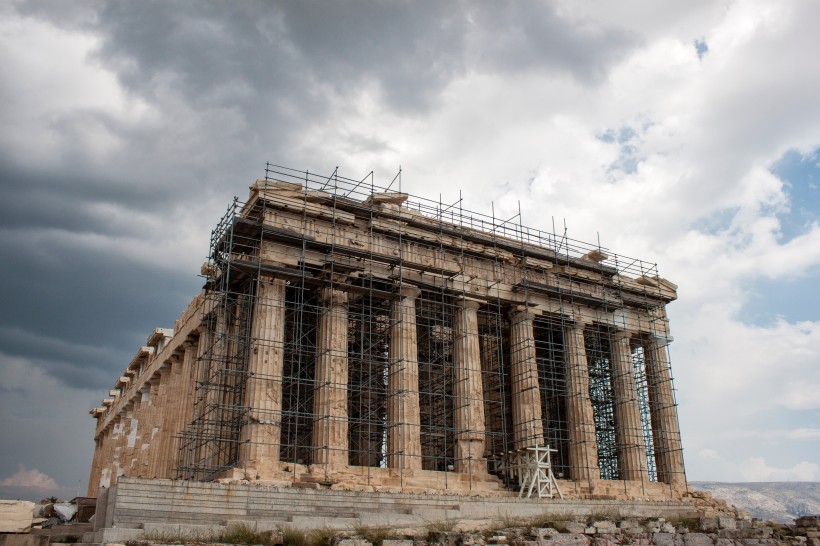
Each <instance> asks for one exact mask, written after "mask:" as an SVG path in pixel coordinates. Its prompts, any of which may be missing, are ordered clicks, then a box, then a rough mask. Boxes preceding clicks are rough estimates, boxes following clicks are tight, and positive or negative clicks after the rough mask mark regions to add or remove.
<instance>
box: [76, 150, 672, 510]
mask: <svg viewBox="0 0 820 546" xmlns="http://www.w3.org/2000/svg"><path fill="white" fill-rule="evenodd" d="M397 189H398V188H396V189H393V188H392V184H391V186H390V187H388V188H379V187H376V186H375V185H374V184H372V183H368V181H367V179H365V181H354V180H349V179H345V178H343V177H340V176H338V175H333V176H331V177H330V178H327V177H317V176H313V175H310V174H309V173H306V172H297V171H292V170H289V169H285V168H278V167H271V166H269V167H268V168H267V169H266V177H265V179H264V180H258V181H256V183H254V184H253V185H252V186H251V188H250V196H249V198H248V200H247V202H244V203H243V202H238V201H237V202H234V204H233V205H232V206H231V207H230V208H229V209H228V211H227V213H226V215H225V216H224V217H223V218H222V219H221V221H220V222H219V224H218V225H217V226H216V228H215V229H214V231H213V234H212V237H211V247H210V258H209V261H208V262H207V263H206V264H205V265H204V266H203V268H202V271H201V273H202V275H203V277H204V278H205V283H204V288H203V290H202V292H201V293H200V294H199V295H198V296H197V297H196V298H194V300H193V301H192V302H191V304H190V305H189V306H188V308H187V309H186V310H185V311H184V312H183V313H182V315H181V316H180V317H179V319H178V320H177V321H176V323H175V324H174V328H173V329H172V330H171V329H162V328H158V329H156V330H154V332H152V333H151V335H150V336H149V337H148V340H147V343H146V345H145V346H144V347H140V348H139V349H138V350H137V352H136V354H135V355H134V358H133V359H132V360H131V362H130V363H128V364H127V366H126V367H125V370H124V372H123V373H122V376H121V377H119V378H118V379H117V381H116V383H115V385H114V389H113V390H111V391H110V397H109V398H107V399H105V400H103V402H102V406H101V407H98V408H95V409H93V410H92V411H91V413H92V415H93V416H94V417H95V418H96V420H97V426H96V433H95V442H96V450H95V452H94V460H93V465H92V470H91V478H90V483H89V495H90V496H96V493H97V490H98V488H99V487H100V486H103V487H109V486H111V485H113V484H114V483H115V482H116V481H117V480H118V479H119V478H121V477H123V476H125V477H144V478H171V479H183V480H195V481H212V482H223V483H225V482H240V481H245V480H247V481H250V482H252V483H259V484H270V485H275V486H286V487H287V486H306V485H309V486H310V487H314V488H327V489H337V490H338V489H342V490H361V491H372V492H401V493H413V492H428V493H431V492H432V493H458V494H467V493H469V494H474V495H475V494H477V495H486V496H514V495H515V494H518V490H519V489H518V487H519V484H518V483H517V481H516V480H517V479H518V480H520V476H517V475H516V474H515V472H512V471H511V470H510V469H511V468H513V467H514V464H513V461H519V462H520V461H521V460H524V459H526V458H527V456H528V455H527V454H528V453H549V469H550V472H551V475H552V476H554V478H555V480H556V485H558V486H560V490H561V492H562V494H563V496H564V497H566V498H576V499H584V498H587V499H605V498H612V499H676V498H681V497H682V496H683V495H684V493H685V492H686V479H685V474H684V465H683V456H682V450H681V439H680V432H679V428H678V418H677V411H676V405H675V396H674V390H673V386H672V375H671V371H670V366H669V358H668V345H669V342H670V341H671V339H672V338H671V336H670V332H669V326H668V321H667V316H666V310H665V306H666V304H668V303H669V302H671V301H673V300H674V299H675V298H676V292H675V289H676V287H675V285H674V284H672V283H670V282H669V281H667V280H665V279H663V278H661V277H660V276H659V275H658V272H657V268H656V266H655V265H654V264H651V263H647V262H644V261H641V260H638V259H633V258H626V257H623V256H619V255H616V254H614V253H612V252H610V251H608V250H606V249H602V248H600V247H598V246H595V245H587V244H584V243H581V242H578V241H574V240H572V239H569V238H567V237H566V236H565V234H555V233H548V232H544V231H539V230H537V229H533V228H528V227H526V226H524V225H523V224H522V222H521V219H520V216H517V217H514V218H512V219H498V218H495V217H493V216H488V215H482V214H478V213H473V212H468V211H465V210H463V209H462V208H461V202H460V201H459V202H457V203H454V204H443V203H440V202H433V201H429V200H426V199H422V198H414V197H411V196H408V195H407V194H404V193H401V192H400V191H397ZM539 449H540V451H539ZM547 450H548V451H547ZM522 454H523V455H522ZM522 457H523V459H522ZM516 464H517V463H516Z"/></svg>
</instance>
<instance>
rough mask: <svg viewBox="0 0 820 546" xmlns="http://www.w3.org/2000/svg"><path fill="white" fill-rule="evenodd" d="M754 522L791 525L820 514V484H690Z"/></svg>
mask: <svg viewBox="0 0 820 546" xmlns="http://www.w3.org/2000/svg"><path fill="white" fill-rule="evenodd" d="M689 486H690V487H691V488H692V489H696V490H699V491H708V492H710V493H712V495H713V496H714V497H716V498H720V499H723V500H725V501H726V503H727V504H728V505H729V506H732V505H734V506H736V507H737V508H739V509H741V510H744V511H746V512H748V513H749V515H750V516H751V517H753V518H759V519H762V520H770V519H771V520H774V521H779V522H781V523H791V522H792V520H794V519H795V518H798V517H800V516H806V515H810V514H820V482H746V483H723V482H689Z"/></svg>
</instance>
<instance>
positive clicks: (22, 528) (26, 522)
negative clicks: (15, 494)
mask: <svg viewBox="0 0 820 546" xmlns="http://www.w3.org/2000/svg"><path fill="white" fill-rule="evenodd" d="M32 519H34V503H33V502H29V501H19V500H0V533H27V532H28V531H29V529H31V521H32Z"/></svg>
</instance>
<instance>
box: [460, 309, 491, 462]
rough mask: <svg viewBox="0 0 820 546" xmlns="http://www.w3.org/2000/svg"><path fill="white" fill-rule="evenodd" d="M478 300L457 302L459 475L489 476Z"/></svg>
mask: <svg viewBox="0 0 820 546" xmlns="http://www.w3.org/2000/svg"><path fill="white" fill-rule="evenodd" d="M479 306H480V304H479V302H477V301H472V300H466V299H460V300H458V301H457V302H456V308H455V317H454V321H453V328H454V336H453V337H454V342H455V343H454V346H453V356H454V365H455V401H454V403H455V419H454V424H455V428H456V460H455V470H456V472H462V473H469V474H473V475H475V474H486V473H487V460H486V459H485V457H484V386H483V384H482V381H481V347H480V344H479V340H478V308H479Z"/></svg>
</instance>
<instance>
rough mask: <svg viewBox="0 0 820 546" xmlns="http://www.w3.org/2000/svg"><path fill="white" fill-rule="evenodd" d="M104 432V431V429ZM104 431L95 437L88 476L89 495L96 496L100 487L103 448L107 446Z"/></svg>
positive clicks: (87, 493)
mask: <svg viewBox="0 0 820 546" xmlns="http://www.w3.org/2000/svg"><path fill="white" fill-rule="evenodd" d="M103 432H104V431H103ZM103 432H100V433H99V434H97V437H96V438H94V458H93V459H92V460H91V473H90V475H89V477H88V489H87V492H86V496H87V497H96V496H97V490H98V489H99V488H100V472H101V470H102V465H103V464H104V461H103V458H102V457H103V448H104V446H105V435H104V434H103Z"/></svg>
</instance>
